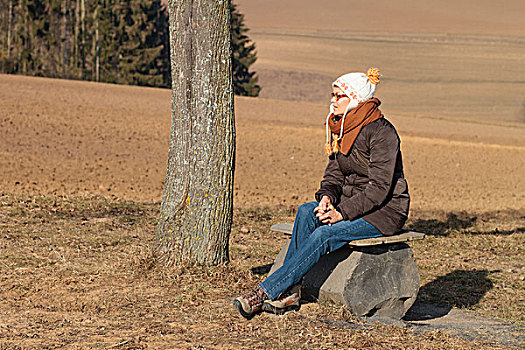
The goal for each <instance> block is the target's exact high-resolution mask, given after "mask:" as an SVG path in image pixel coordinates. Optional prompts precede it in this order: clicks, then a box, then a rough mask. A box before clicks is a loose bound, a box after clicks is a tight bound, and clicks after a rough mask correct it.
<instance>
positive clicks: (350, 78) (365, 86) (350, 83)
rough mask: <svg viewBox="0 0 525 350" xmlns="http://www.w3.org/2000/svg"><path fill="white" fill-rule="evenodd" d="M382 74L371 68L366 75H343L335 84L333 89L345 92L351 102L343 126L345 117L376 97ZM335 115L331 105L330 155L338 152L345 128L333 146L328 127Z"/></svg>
mask: <svg viewBox="0 0 525 350" xmlns="http://www.w3.org/2000/svg"><path fill="white" fill-rule="evenodd" d="M380 76H381V72H380V71H379V69H377V68H374V67H371V68H370V69H368V72H367V73H366V74H365V73H348V74H344V75H341V76H340V77H339V78H337V79H336V80H335V81H334V82H333V83H332V87H338V88H340V89H341V90H343V93H344V94H345V95H346V96H348V97H349V98H350V102H349V103H348V106H347V107H346V110H345V113H344V114H343V120H342V122H341V125H344V122H345V117H346V115H347V114H348V112H350V111H351V110H352V109H354V108H356V107H357V105H358V104H360V103H362V102H366V101H368V100H369V99H371V98H372V97H374V92H375V91H376V85H377V84H379V82H380V81H379V77H380ZM332 114H333V108H332V105H331V104H330V112H329V113H328V116H327V117H326V142H327V146H326V150H327V151H326V152H327V153H328V154H330V153H331V152H333V151H334V150H337V143H338V140H340V139H341V138H342V137H343V128H342V127H341V132H340V134H339V135H335V140H334V141H335V142H334V143H335V145H334V146H335V147H334V146H331V144H332V142H331V140H332V137H331V133H330V129H329V127H328V118H330V116H331V115H332ZM329 149H330V150H329Z"/></svg>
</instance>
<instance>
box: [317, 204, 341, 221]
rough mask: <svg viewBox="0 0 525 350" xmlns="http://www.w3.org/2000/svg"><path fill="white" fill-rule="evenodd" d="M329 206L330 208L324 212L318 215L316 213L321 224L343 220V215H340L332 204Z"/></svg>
mask: <svg viewBox="0 0 525 350" xmlns="http://www.w3.org/2000/svg"><path fill="white" fill-rule="evenodd" d="M330 206H331V208H330V210H328V211H327V212H326V213H324V214H322V215H319V213H317V217H318V218H319V221H321V222H322V223H323V224H328V225H332V224H335V223H336V222H339V221H341V220H343V215H341V213H340V212H338V211H337V210H335V208H334V207H333V206H332V205H330Z"/></svg>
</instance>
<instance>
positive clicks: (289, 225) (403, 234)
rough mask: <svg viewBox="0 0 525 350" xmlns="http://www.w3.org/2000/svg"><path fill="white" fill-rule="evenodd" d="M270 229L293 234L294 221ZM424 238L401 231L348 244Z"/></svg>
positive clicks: (416, 233)
mask: <svg viewBox="0 0 525 350" xmlns="http://www.w3.org/2000/svg"><path fill="white" fill-rule="evenodd" d="M270 230H271V231H274V232H281V233H285V234H287V235H291V234H292V230H293V223H289V222H287V223H283V224H275V225H272V227H270ZM423 238H425V234H424V233H421V232H415V231H402V232H401V233H399V234H396V235H393V236H382V237H376V238H366V239H358V240H355V241H351V242H349V243H348V244H349V245H351V246H354V247H366V246H371V245H379V244H390V243H402V242H410V241H417V240H420V239H423Z"/></svg>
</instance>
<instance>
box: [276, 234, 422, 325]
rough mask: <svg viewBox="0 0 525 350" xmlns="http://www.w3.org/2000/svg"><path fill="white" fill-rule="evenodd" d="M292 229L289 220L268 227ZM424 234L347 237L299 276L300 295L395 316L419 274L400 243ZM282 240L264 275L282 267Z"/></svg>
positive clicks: (408, 302) (412, 294)
mask: <svg viewBox="0 0 525 350" xmlns="http://www.w3.org/2000/svg"><path fill="white" fill-rule="evenodd" d="M292 228H293V224H277V225H273V226H272V228H271V230H272V231H277V232H283V233H286V234H291V231H292ZM424 237H425V235H424V234H422V233H419V232H412V231H405V232H403V233H401V234H399V235H395V236H385V237H379V238H368V239H362V240H356V241H352V242H351V243H349V244H348V245H347V246H344V247H342V248H340V249H338V250H336V251H334V252H330V253H329V254H327V255H324V256H323V257H321V259H320V260H319V262H318V263H317V264H316V265H314V267H313V268H312V269H311V270H310V271H309V272H308V273H307V274H306V275H305V276H304V278H303V283H302V295H303V298H304V299H305V300H310V301H316V300H320V301H322V300H329V301H332V302H335V303H337V304H344V305H346V306H347V307H348V309H349V310H350V312H352V313H353V314H355V315H357V316H370V317H371V316H376V317H388V318H393V319H401V318H402V317H403V316H404V315H405V313H406V312H407V311H408V309H409V308H410V307H411V306H412V304H413V303H414V302H415V300H416V297H417V293H418V291H419V272H418V269H417V265H416V262H415V259H414V254H413V252H412V249H410V247H409V246H408V244H406V242H409V241H413V240H418V239H423V238H424ZM288 244H289V241H288V242H286V243H285V244H284V245H283V247H282V248H281V251H280V252H279V254H278V255H277V257H276V258H275V261H274V264H273V266H272V268H271V270H270V274H272V273H273V272H274V271H275V270H277V269H278V268H279V267H280V266H281V265H282V263H283V260H284V257H285V256H286V252H287V250H288Z"/></svg>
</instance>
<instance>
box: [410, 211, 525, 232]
mask: <svg viewBox="0 0 525 350" xmlns="http://www.w3.org/2000/svg"><path fill="white" fill-rule="evenodd" d="M513 215H518V216H522V215H523V214H520V213H517V214H513ZM493 218H494V213H486V214H481V218H479V217H478V216H475V215H471V214H469V213H465V212H459V213H448V214H447V218H446V219H445V220H436V219H430V220H423V219H419V220H415V221H413V222H412V223H410V224H408V225H407V229H408V230H413V231H417V232H424V233H425V234H427V235H430V236H449V235H450V234H451V233H452V232H454V231H463V230H468V231H467V232H468V234H471V235H512V234H515V233H525V227H516V228H515V229H513V230H499V229H497V228H496V229H494V230H491V231H475V230H472V228H474V227H475V225H476V223H478V221H486V220H487V219H489V220H490V219H493Z"/></svg>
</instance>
